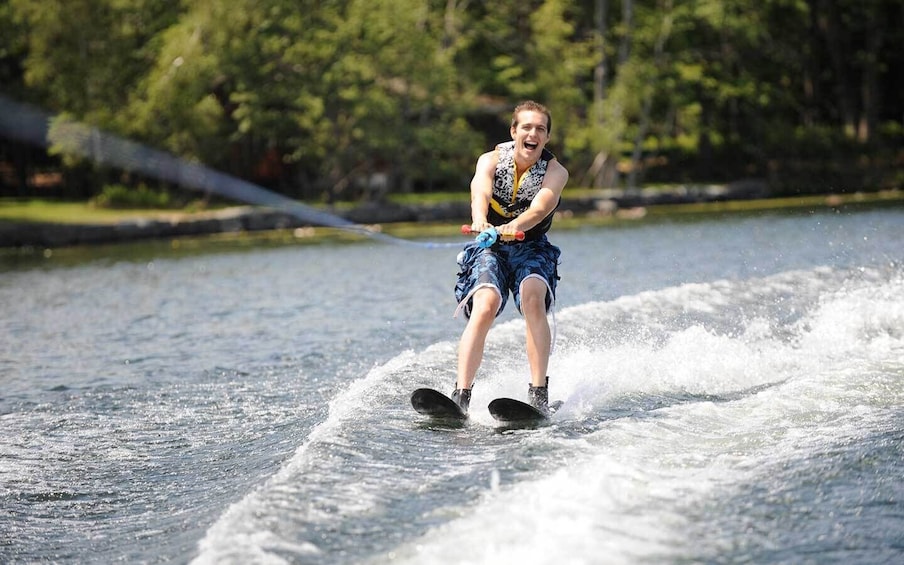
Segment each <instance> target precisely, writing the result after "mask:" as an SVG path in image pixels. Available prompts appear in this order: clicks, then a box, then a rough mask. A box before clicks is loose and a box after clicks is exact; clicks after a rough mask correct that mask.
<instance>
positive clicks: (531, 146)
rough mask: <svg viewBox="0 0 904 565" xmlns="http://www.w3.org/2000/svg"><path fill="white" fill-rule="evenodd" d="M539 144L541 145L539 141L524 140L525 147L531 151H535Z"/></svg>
mask: <svg viewBox="0 0 904 565" xmlns="http://www.w3.org/2000/svg"><path fill="white" fill-rule="evenodd" d="M539 145H540V144H539V143H533V142H531V141H525V142H524V148H525V149H529V150H530V151H533V150H534V149H536V148H537V147H539Z"/></svg>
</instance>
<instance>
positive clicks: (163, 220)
mask: <svg viewBox="0 0 904 565" xmlns="http://www.w3.org/2000/svg"><path fill="white" fill-rule="evenodd" d="M765 195H766V186H765V183H762V182H758V181H745V182H738V183H732V184H728V185H706V186H684V187H675V188H671V189H669V190H662V189H639V190H633V191H629V190H604V191H596V192H594V193H593V196H592V197H585V198H573V197H566V198H563V200H562V203H561V205H560V207H559V210H560V211H561V212H563V213H567V214H573V215H576V216H578V215H589V214H593V215H617V214H625V215H628V216H630V214H632V213H636V212H637V211H643V210H645V209H646V208H647V207H649V206H656V205H663V204H685V203H695V202H715V201H727V200H750V199H757V198H762V197H764V196H765ZM327 211H329V212H330V213H333V214H335V215H336V216H338V217H340V218H343V219H344V220H349V221H351V222H354V223H356V224H364V225H372V224H388V223H398V222H458V221H466V220H467V218H468V217H469V214H470V208H469V204H468V202H467V201H466V200H465V199H463V200H462V201H461V202H455V203H442V204H431V205H420V204H417V205H402V204H392V203H365V204H361V205H359V206H357V207H355V208H352V209H349V210H345V211H330V210H327ZM299 216H300V215H295V214H290V213H288V212H285V211H280V210H273V209H266V208H259V207H253V206H237V207H232V208H227V209H223V210H217V211H211V212H201V213H191V214H189V213H177V214H172V215H169V216H157V217H154V218H139V219H133V220H127V221H121V222H119V223H114V224H79V223H65V224H63V223H33V222H16V221H0V247H6V248H10V247H45V248H55V247H65V246H72V245H96V244H105V243H118V242H129V241H137V240H142V239H154V238H157V239H169V238H179V237H191V236H201V235H209V234H218V233H236V232H256V231H264V230H280V229H296V228H303V227H308V226H310V225H311V224H310V222H307V221H305V220H304V219H303V218H301V217H299Z"/></svg>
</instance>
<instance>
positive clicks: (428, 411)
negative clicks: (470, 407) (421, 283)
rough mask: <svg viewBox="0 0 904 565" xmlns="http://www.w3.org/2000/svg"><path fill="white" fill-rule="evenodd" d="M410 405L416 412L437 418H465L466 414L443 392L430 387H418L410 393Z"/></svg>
mask: <svg viewBox="0 0 904 565" xmlns="http://www.w3.org/2000/svg"><path fill="white" fill-rule="evenodd" d="M411 406H413V407H414V409H415V410H417V411H418V413H420V414H423V415H425V416H430V417H431V418H434V419H439V420H466V419H467V418H468V415H467V414H465V413H464V412H462V411H461V408H460V407H459V406H458V404H456V403H455V401H453V400H452V399H451V398H449V397H448V396H446V395H445V394H443V393H441V392H439V391H437V390H433V389H432V388H419V389H417V390H416V391H414V392H413V393H411Z"/></svg>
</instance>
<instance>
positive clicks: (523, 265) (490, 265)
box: [455, 235, 561, 317]
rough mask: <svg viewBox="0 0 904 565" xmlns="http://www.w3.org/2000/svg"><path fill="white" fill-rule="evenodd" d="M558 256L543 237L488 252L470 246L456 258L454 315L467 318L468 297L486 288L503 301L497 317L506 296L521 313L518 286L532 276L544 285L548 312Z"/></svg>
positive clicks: (469, 299)
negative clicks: (494, 291)
mask: <svg viewBox="0 0 904 565" xmlns="http://www.w3.org/2000/svg"><path fill="white" fill-rule="evenodd" d="M560 254H561V251H560V250H559V248H558V247H556V246H555V245H553V244H551V243H549V241H548V240H547V239H546V236H545V235H544V236H542V237H541V238H540V239H536V240H532V241H523V242H518V243H498V244H496V245H493V246H492V247H490V248H488V249H481V248H480V246H478V245H477V243H476V242H473V243H469V244H468V245H466V246H465V248H464V250H463V251H462V252H461V253H459V254H458V267H459V272H458V282H457V283H456V284H455V299H456V300H457V301H458V309H457V310H456V312H455V313H456V315H458V313H459V312H464V314H465V316H467V317H470V316H471V297H472V296H473V295H474V293H475V292H476V291H477V290H478V289H480V288H483V287H487V286H491V287H494V288H496V290H497V291H499V295H500V296H501V297H502V303H501V304H500V306H499V311H498V312H497V313H496V315H497V316H498V315H499V314H500V313H502V310H503V309H504V308H505V305H506V302H507V301H508V295H509V292H511V293H512V296H514V297H515V306H516V307H517V308H518V312H521V283H522V281H524V279H526V278H527V277H531V276H533V277H538V278H540V279H542V280H543V281H544V282H545V283H546V287H547V289H548V292H547V293H546V310H547V312H548V311H549V309H550V308H551V307H552V305H553V304H554V303H555V296H556V283H557V282H558V280H559V273H558V265H559V255H560Z"/></svg>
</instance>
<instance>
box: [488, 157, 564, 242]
mask: <svg viewBox="0 0 904 565" xmlns="http://www.w3.org/2000/svg"><path fill="white" fill-rule="evenodd" d="M496 153H497V155H498V157H499V160H498V162H497V163H496V173H495V175H494V178H493V199H492V200H491V201H490V210H489V214H488V216H489V217H488V218H487V219H488V221H489V222H490V223H491V224H493V225H495V226H498V225H500V224H504V223H507V222H509V221H510V220H512V219H513V218H517V217H518V216H520V215H521V214H522V213H523V212H524V211H525V210H527V208H528V207H529V206H530V203H531V201H532V200H533V199H534V197H535V196H536V195H537V193H538V192H540V189H541V188H543V178H544V177H545V176H546V168H547V166H548V165H549V162H550V161H552V160H553V159H555V158H556V157H555V155H553V154H552V152H550V151H549V150H548V149H546V148H545V147H544V148H543V154H542V155H540V159H539V160H538V161H537V162H536V163H534V165H533V166H532V167H531V168H530V169H528V170H527V171H526V172H525V173H524V174H523V175H521V179H520V180H519V182H518V183H517V185H516V184H515V142H514V141H509V142H507V143H500V144H499V145H497V146H496ZM552 217H553V214H550V215H549V216H547V217H546V218H544V219H543V221H541V222H540V223H539V224H537V225H536V226H535V227H533V228H531V229H530V230H529V231H527V232H526V233H525V238H524V239H525V240H533V239H539V238H540V237H541V236H542V235H543V234H545V233H546V232H547V231H549V228H550V226H552Z"/></svg>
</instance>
